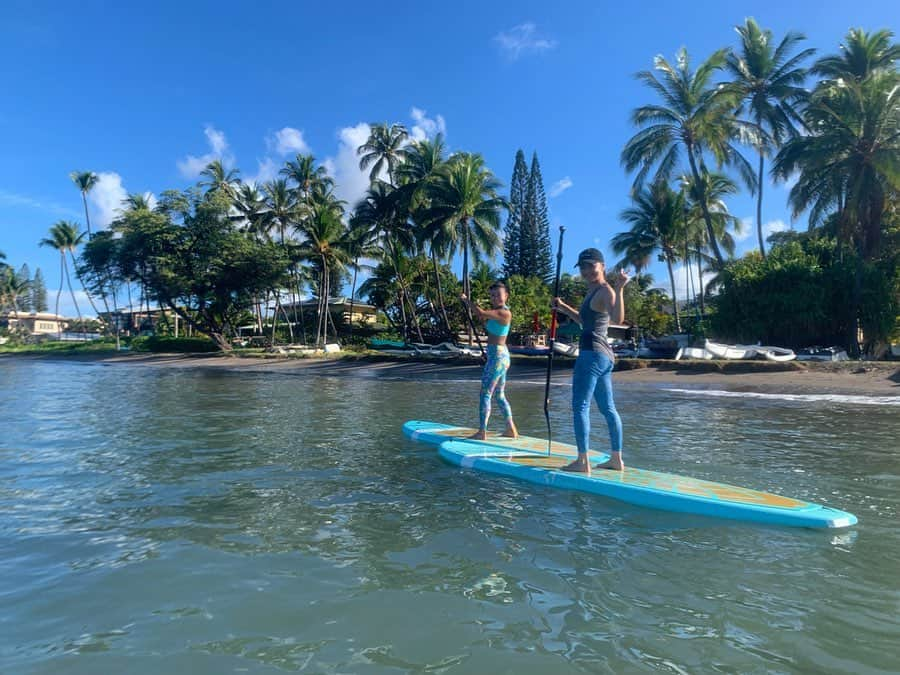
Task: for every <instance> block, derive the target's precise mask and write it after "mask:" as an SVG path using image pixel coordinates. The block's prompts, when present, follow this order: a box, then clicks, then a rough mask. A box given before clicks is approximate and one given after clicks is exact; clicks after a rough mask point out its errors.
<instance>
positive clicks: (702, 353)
mask: <svg viewBox="0 0 900 675" xmlns="http://www.w3.org/2000/svg"><path fill="white" fill-rule="evenodd" d="M712 358H713V354H712V352H710V351H709V350H708V349H706V348H705V347H682V348H681V349H679V350H678V351H677V352H676V353H675V360H676V361H684V360H687V359H701V360H704V361H708V360H710V359H712Z"/></svg>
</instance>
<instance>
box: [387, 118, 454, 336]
mask: <svg viewBox="0 0 900 675" xmlns="http://www.w3.org/2000/svg"><path fill="white" fill-rule="evenodd" d="M445 161H446V159H445V146H444V135H443V134H437V135H436V136H435V137H434V139H433V140H428V139H425V140H421V141H414V142H413V143H411V144H410V146H409V148H408V149H407V152H406V156H405V158H404V161H403V163H401V164H400V166H399V167H398V169H397V178H398V182H399V183H400V187H398V188H397V189H398V191H399V192H400V193H401V200H402V201H403V202H404V204H408V209H409V212H410V218H411V219H412V221H413V224H414V232H415V235H416V238H417V240H418V246H419V247H420V248H422V249H424V248H425V247H426V246H427V248H428V254H429V257H430V258H431V267H432V272H433V273H434V282H435V288H436V290H437V296H438V306H439V307H440V312H441V320H442V321H443V324H444V330H445V332H446V333H447V336H448V337H449V336H450V334H451V333H452V328H451V327H450V319H449V317H448V316H447V306H446V303H445V302H444V288H443V285H442V284H441V274H440V267H439V264H438V262H439V260H443V259H445V258H446V257H447V254H448V251H447V247H446V246H445V242H443V241H441V239H440V236H439V235H440V228H438V229H437V230H434V231H432V230H430V229H429V228H428V227H427V226H426V225H425V218H426V216H425V214H427V212H428V208H429V206H430V199H429V186H430V185H431V183H432V181H434V179H435V176H436V175H437V172H438V170H439V169H440V167H441V166H443V164H444V163H445ZM432 235H435V236H432Z"/></svg>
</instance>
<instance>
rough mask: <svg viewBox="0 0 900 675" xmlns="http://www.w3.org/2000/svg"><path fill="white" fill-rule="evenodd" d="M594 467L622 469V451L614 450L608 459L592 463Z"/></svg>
mask: <svg viewBox="0 0 900 675" xmlns="http://www.w3.org/2000/svg"><path fill="white" fill-rule="evenodd" d="M594 468H595V469H608V470H610V471H624V470H625V464H624V462H622V453H621V452H614V453H612V454H611V455H610V457H609V459H608V460H606V461H605V462H603V464H596V465H594Z"/></svg>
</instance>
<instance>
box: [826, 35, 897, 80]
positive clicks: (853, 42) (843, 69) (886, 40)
mask: <svg viewBox="0 0 900 675" xmlns="http://www.w3.org/2000/svg"><path fill="white" fill-rule="evenodd" d="M893 37H894V33H893V32H892V31H889V30H880V31H876V32H875V33H866V32H865V31H864V30H863V29H861V28H851V29H850V31H849V32H848V33H847V37H846V39H845V44H842V45H841V52H840V54H832V55H829V56H825V57H823V58H821V59H819V60H818V61H816V63H815V65H813V67H812V68H811V70H810V72H811V73H812V74H813V75H820V76H822V77H823V78H825V79H828V80H838V79H845V80H847V79H854V80H856V81H858V82H859V81H862V80H864V79H866V78H867V77H868V76H869V75H871V74H873V73H874V72H876V71H887V72H895V73H896V70H895V68H896V66H895V62H896V61H900V44H891V38H893Z"/></svg>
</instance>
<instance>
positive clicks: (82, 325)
mask: <svg viewBox="0 0 900 675" xmlns="http://www.w3.org/2000/svg"><path fill="white" fill-rule="evenodd" d="M63 269H64V270H65V271H66V285H67V286H68V287H69V293H70V294H71V296H72V304H74V305H75V313H76V314H77V315H78V321H79V322H81V335H82V336H83V337H84V338H85V340H86V339H87V333H86V331H85V329H84V319H83V318H82V317H81V309H80V308H79V307H78V300H76V299H75V291H74V290H73V289H72V279H71V278H70V277H69V266H68V265H66V254H65V253H63Z"/></svg>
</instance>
